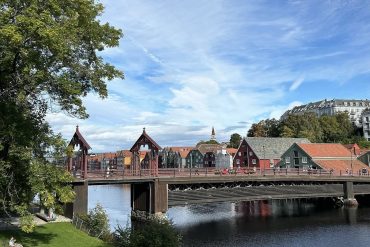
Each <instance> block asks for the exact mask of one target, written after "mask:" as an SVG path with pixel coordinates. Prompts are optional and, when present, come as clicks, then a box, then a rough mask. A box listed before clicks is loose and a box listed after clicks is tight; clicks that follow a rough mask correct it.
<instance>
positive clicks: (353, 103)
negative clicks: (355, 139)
mask: <svg viewBox="0 0 370 247" xmlns="http://www.w3.org/2000/svg"><path fill="white" fill-rule="evenodd" d="M369 108H370V100H367V99H366V100H350V99H333V100H326V99H324V100H321V101H317V102H312V103H308V104H306V105H301V106H296V107H294V108H293V109H291V110H288V111H286V112H285V113H284V114H283V115H282V116H281V119H286V118H287V117H288V115H291V114H293V115H303V113H305V112H314V113H316V115H317V116H322V115H329V116H330V115H334V114H335V113H337V112H345V111H347V112H348V113H349V116H350V120H351V122H352V123H353V124H354V125H355V126H357V127H358V128H362V127H363V126H362V113H363V111H364V110H366V109H369Z"/></svg>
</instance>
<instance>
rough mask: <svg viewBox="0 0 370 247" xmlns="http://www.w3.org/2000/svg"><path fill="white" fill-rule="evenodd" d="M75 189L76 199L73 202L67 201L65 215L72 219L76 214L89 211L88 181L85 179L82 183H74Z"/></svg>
mask: <svg viewBox="0 0 370 247" xmlns="http://www.w3.org/2000/svg"><path fill="white" fill-rule="evenodd" d="M73 189H74V192H75V193H76V197H75V200H74V201H73V202H72V203H67V204H66V205H65V207H64V215H65V216H66V217H68V218H71V219H72V218H73V215H74V214H86V213H87V203H88V183H87V181H84V182H82V183H80V184H74V185H73Z"/></svg>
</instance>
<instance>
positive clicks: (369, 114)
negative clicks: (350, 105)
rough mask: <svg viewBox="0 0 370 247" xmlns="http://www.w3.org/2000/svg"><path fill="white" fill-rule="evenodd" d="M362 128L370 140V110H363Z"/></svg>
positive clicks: (366, 137) (365, 136)
mask: <svg viewBox="0 0 370 247" xmlns="http://www.w3.org/2000/svg"><path fill="white" fill-rule="evenodd" d="M361 117H362V130H363V131H364V138H365V139H366V140H367V141H370V110H365V111H363V112H362V116H361Z"/></svg>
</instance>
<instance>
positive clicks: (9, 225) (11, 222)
mask: <svg viewBox="0 0 370 247" xmlns="http://www.w3.org/2000/svg"><path fill="white" fill-rule="evenodd" d="M33 220H34V222H35V224H36V226H40V225H44V224H47V223H54V222H72V220H71V219H69V218H67V217H64V216H63V215H57V217H56V219H55V220H54V221H51V222H46V221H44V220H42V219H40V218H39V217H37V216H35V215H34V216H33ZM18 227H19V217H11V218H0V231H1V230H9V229H16V228H18Z"/></svg>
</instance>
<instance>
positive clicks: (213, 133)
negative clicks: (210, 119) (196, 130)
mask: <svg viewBox="0 0 370 247" xmlns="http://www.w3.org/2000/svg"><path fill="white" fill-rule="evenodd" d="M211 140H216V132H215V128H214V127H213V126H212V133H211Z"/></svg>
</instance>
